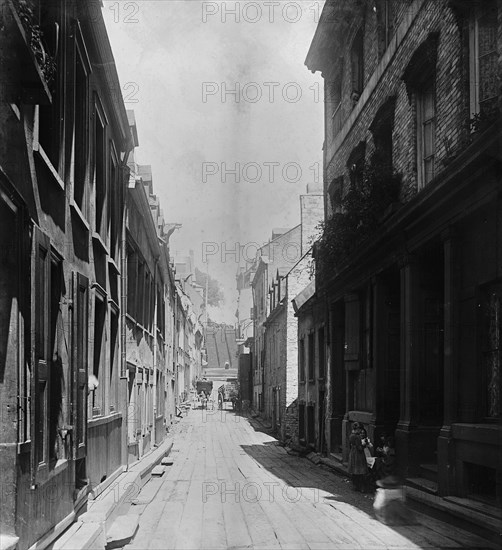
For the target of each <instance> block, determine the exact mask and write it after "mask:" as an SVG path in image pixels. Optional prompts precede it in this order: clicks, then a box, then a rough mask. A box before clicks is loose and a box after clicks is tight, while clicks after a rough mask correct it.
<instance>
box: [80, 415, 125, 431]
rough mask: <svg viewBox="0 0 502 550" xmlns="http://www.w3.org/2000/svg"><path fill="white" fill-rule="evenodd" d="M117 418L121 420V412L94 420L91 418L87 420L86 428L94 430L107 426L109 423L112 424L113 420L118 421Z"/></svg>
mask: <svg viewBox="0 0 502 550" xmlns="http://www.w3.org/2000/svg"><path fill="white" fill-rule="evenodd" d="M119 418H122V413H121V412H116V413H113V414H109V415H107V416H98V417H96V418H92V419H90V420H88V422H87V427H88V428H96V427H98V426H102V425H103V424H109V423H110V422H114V421H115V420H118V419H119Z"/></svg>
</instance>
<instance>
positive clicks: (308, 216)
mask: <svg viewBox="0 0 502 550" xmlns="http://www.w3.org/2000/svg"><path fill="white" fill-rule="evenodd" d="M300 215H301V224H302V251H301V252H302V255H303V254H305V253H306V252H307V251H308V249H309V248H310V247H311V246H312V244H313V243H312V238H313V237H316V236H317V234H318V230H317V229H316V227H317V226H318V225H319V223H320V222H321V221H322V220H323V219H324V195H323V192H322V190H321V188H320V187H319V186H315V184H309V185H307V194H306V195H300Z"/></svg>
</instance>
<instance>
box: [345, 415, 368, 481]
mask: <svg viewBox="0 0 502 550" xmlns="http://www.w3.org/2000/svg"><path fill="white" fill-rule="evenodd" d="M360 430H361V426H360V424H359V422H354V424H352V433H351V434H350V438H349V445H350V451H349V474H350V475H351V477H352V483H353V485H354V489H355V490H356V491H361V492H362V491H364V478H365V476H366V474H367V473H368V465H367V462H366V455H365V454H364V445H363V442H362V440H361V434H360Z"/></svg>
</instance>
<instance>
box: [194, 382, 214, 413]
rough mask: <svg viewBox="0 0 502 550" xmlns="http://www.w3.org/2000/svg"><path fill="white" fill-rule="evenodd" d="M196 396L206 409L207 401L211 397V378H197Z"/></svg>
mask: <svg viewBox="0 0 502 550" xmlns="http://www.w3.org/2000/svg"><path fill="white" fill-rule="evenodd" d="M195 386H196V389H197V396H198V398H199V400H200V403H201V407H202V408H203V409H207V403H208V401H209V399H210V398H211V393H212V391H213V382H212V380H197V382H196V384H195Z"/></svg>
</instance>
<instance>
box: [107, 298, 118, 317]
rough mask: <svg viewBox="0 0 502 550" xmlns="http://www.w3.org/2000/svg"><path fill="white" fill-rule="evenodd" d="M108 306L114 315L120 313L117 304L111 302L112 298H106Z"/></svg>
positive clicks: (113, 301)
mask: <svg viewBox="0 0 502 550" xmlns="http://www.w3.org/2000/svg"><path fill="white" fill-rule="evenodd" d="M108 305H110V306H111V308H112V309H113V312H114V313H115V314H118V313H119V312H120V307H119V305H118V304H117V302H116V301H115V300H113V299H112V298H108Z"/></svg>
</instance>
